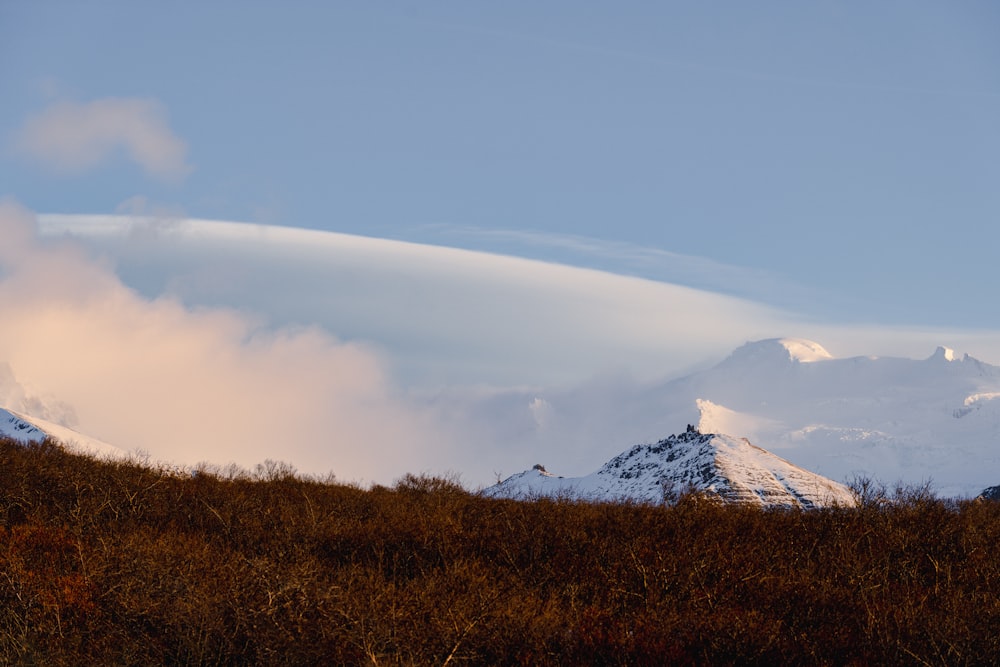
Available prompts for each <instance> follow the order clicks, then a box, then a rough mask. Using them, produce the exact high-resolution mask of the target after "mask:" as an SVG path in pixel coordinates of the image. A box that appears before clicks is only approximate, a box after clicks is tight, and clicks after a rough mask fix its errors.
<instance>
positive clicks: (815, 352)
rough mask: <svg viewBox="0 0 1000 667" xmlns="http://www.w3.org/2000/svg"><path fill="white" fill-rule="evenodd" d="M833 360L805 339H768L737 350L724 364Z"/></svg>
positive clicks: (829, 355) (816, 345)
mask: <svg viewBox="0 0 1000 667" xmlns="http://www.w3.org/2000/svg"><path fill="white" fill-rule="evenodd" d="M828 359H833V355H831V354H830V353H829V352H827V351H826V349H825V348H824V347H823V346H822V345H820V344H819V343H817V342H815V341H811V340H806V339H805V338H768V339H766V340H758V341H753V342H749V343H746V344H745V345H743V346H742V347H739V348H737V349H736V350H735V351H734V352H733V353H732V354H731V355H730V356H729V358H728V359H726V361H724V362H723V363H724V364H736V363H758V362H765V363H770V362H785V363H803V364H808V363H813V362H817V361H826V360H828Z"/></svg>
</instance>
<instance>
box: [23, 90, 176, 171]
mask: <svg viewBox="0 0 1000 667" xmlns="http://www.w3.org/2000/svg"><path fill="white" fill-rule="evenodd" d="M16 146H17V148H18V149H19V151H20V152H21V153H23V154H24V155H27V156H29V157H32V158H34V159H35V160H37V161H39V162H41V163H43V164H45V165H47V166H50V167H53V168H55V169H58V170H62V171H71V172H77V171H84V170H87V169H91V168H93V167H96V166H98V165H100V164H102V163H104V162H107V161H108V160H110V159H112V158H113V157H114V156H116V155H117V154H118V153H119V152H124V154H125V155H126V156H128V158H129V159H131V160H132V161H133V162H135V163H136V164H138V165H139V166H140V167H142V169H143V170H144V171H146V172H147V173H148V174H149V175H151V176H153V177H155V178H158V179H161V180H167V181H176V180H180V179H182V178H183V177H184V176H186V175H187V174H188V173H189V172H190V171H191V169H192V167H191V166H190V165H189V164H188V162H187V144H185V142H184V141H183V140H181V139H180V138H179V137H178V136H177V135H176V134H174V132H173V131H172V130H171V129H170V126H169V124H168V123H167V118H166V112H165V110H164V108H163V106H162V105H161V104H160V103H159V102H157V101H156V100H151V99H142V98H118V97H111V98H105V99H100V100H94V101H93V102H87V103H77V102H57V103H55V104H53V105H51V106H49V107H48V108H46V109H45V110H43V111H42V112H40V113H39V114H37V115H35V116H33V117H31V118H29V119H28V120H27V122H26V123H25V124H24V126H23V127H22V128H21V130H20V132H19V133H18V135H17V137H16Z"/></svg>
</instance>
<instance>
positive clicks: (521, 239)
mask: <svg viewBox="0 0 1000 667" xmlns="http://www.w3.org/2000/svg"><path fill="white" fill-rule="evenodd" d="M418 231H419V232H420V233H421V234H425V235H430V236H432V237H433V239H434V240H435V241H437V242H442V243H445V244H448V245H451V244H455V245H459V246H461V245H463V244H466V245H468V244H473V245H475V246H476V247H480V246H482V247H483V248H484V249H489V250H493V249H495V250H498V251H500V252H510V253H512V254H516V255H522V256H533V257H536V258H537V259H547V260H550V261H556V262H562V263H566V264H570V265H574V266H581V265H582V266H590V267H593V268H596V269H601V270H605V271H610V272H613V273H621V274H627V275H635V276H639V277H642V278H649V279H651V280H657V281H661V282H668V283H674V284H678V285H686V286H688V287H695V288H698V289H704V290H712V291H719V292H724V293H726V294H732V295H735V296H741V297H746V298H750V299H757V300H762V301H768V302H774V301H780V303H778V304H776V305H779V306H789V305H797V304H802V303H807V302H808V301H809V300H811V299H815V297H816V294H815V292H814V291H810V290H808V289H806V288H803V287H799V286H797V285H794V284H791V282H790V281H789V280H788V279H787V278H786V277H784V276H782V275H780V274H778V273H775V272H772V271H765V270H762V269H754V268H749V267H745V266H736V265H732V264H726V263H724V262H719V261H717V260H713V259H710V258H707V257H699V256H696V255H685V254H683V253H678V252H672V251H669V250H664V249H662V248H654V247H649V246H642V245H639V244H636V243H628V242H625V241H613V240H609V239H600V238H594V237H590V236H581V235H578V234H555V233H551V232H541V231H536V230H526V229H482V228H474V227H467V226H461V225H449V224H433V225H423V226H421V227H419V228H418ZM776 297H777V298H776Z"/></svg>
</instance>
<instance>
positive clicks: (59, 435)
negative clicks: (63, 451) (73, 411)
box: [0, 408, 126, 456]
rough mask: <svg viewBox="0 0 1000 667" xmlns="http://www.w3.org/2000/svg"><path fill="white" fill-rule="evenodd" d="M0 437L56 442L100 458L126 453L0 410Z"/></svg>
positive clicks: (62, 428) (36, 419)
mask: <svg viewBox="0 0 1000 667" xmlns="http://www.w3.org/2000/svg"><path fill="white" fill-rule="evenodd" d="M0 436H3V437H7V438H13V439H14V440H17V441H18V442H22V443H25V444H27V443H29V442H41V441H42V440H45V438H47V437H48V438H52V439H53V440H57V441H59V442H60V443H62V444H63V445H65V446H66V447H68V448H70V449H71V450H73V451H76V452H81V453H85V454H96V455H102V456H126V453H125V452H124V451H123V450H121V449H119V448H118V447H115V446H113V445H109V444H107V443H106V442H101V441H100V440H97V439H96V438H91V437H89V436H86V435H83V434H82V433H77V432H76V431H74V430H72V429H69V428H66V427H65V426H60V425H59V424H53V423H52V422H49V421H46V420H44V419H38V418H36V417H29V416H28V415H24V414H21V413H19V412H14V411H13V410H5V409H3V408H0Z"/></svg>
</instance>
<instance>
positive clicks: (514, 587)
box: [0, 440, 1000, 665]
mask: <svg viewBox="0 0 1000 667" xmlns="http://www.w3.org/2000/svg"><path fill="white" fill-rule="evenodd" d="M856 488H857V489H858V493H859V498H860V500H861V502H860V505H859V506H858V507H856V508H831V509H823V510H813V511H801V510H772V511H765V510H761V509H757V508H753V507H745V506H723V505H719V504H717V503H713V502H710V501H708V500H706V499H705V498H703V497H700V496H698V495H697V494H687V495H684V496H682V497H681V498H680V499H679V500H678V502H676V503H675V504H672V505H670V506H655V505H647V504H633V503H625V502H617V503H594V502H582V501H574V500H571V499H543V498H539V499H532V500H500V499H488V498H484V497H482V496H480V495H478V494H475V493H472V492H469V491H467V490H465V489H463V488H462V487H461V486H460V485H459V484H458V483H457V482H455V481H454V480H449V479H441V478H432V477H417V476H407V477H405V478H403V479H402V480H400V481H398V482H397V483H396V484H395V485H393V486H392V487H382V486H376V487H372V488H367V489H366V488H360V487H358V486H356V485H349V484H340V483H336V482H335V481H334V480H333V479H326V480H321V479H313V478H308V477H304V476H299V475H296V474H295V472H294V470H292V469H291V468H290V467H288V466H286V465H282V464H275V463H267V464H264V465H262V466H259V467H258V468H257V470H255V471H251V472H244V471H240V470H237V469H230V470H199V471H196V472H194V473H192V472H190V471H178V470H173V469H170V468H167V467H157V466H151V465H148V464H146V463H144V462H141V461H100V460H97V459H94V458H90V457H86V456H80V455H75V454H72V453H70V452H67V451H66V450H64V449H63V448H61V447H59V446H57V445H55V444H52V443H43V444H40V445H29V446H22V445H18V444H16V443H14V442H12V441H6V440H4V441H0V520H2V521H3V526H2V527H0V663H3V664H25V665H28V664H39V665H82V664H88V665H150V664H157V665H254V664H260V665H272V664H274V665H277V664H280V665H315V664H344V665H354V664H416V665H435V664H436V665H444V664H459V663H465V664H470V663H471V664H500V665H507V664H523V665H566V664H595V665H619V664H620V665H663V664H675V665H684V664H721V665H725V664H740V665H747V664H762V665H765V664H766V665H775V664H836V665H873V664H880V665H911V664H931V665H937V664H948V665H963V664H969V665H975V664H982V665H986V664H996V663H997V662H998V659H1000V597H998V596H1000V558H998V555H997V546H998V544H1000V503H995V502H981V501H946V500H941V499H938V498H935V497H934V496H933V494H931V493H930V492H929V491H927V489H926V488H918V489H901V490H897V491H895V492H892V493H889V492H886V491H885V490H884V489H882V488H881V487H878V486H877V485H873V484H871V483H870V482H867V481H861V482H859V483H858V484H856Z"/></svg>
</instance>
